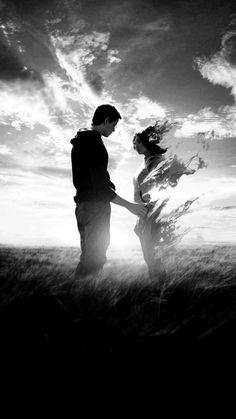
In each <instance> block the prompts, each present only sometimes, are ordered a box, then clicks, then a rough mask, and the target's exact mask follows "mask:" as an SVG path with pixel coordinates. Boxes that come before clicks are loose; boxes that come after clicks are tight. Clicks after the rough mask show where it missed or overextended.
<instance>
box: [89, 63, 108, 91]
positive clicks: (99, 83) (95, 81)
mask: <svg viewBox="0 0 236 419" xmlns="http://www.w3.org/2000/svg"><path fill="white" fill-rule="evenodd" d="M86 80H87V82H88V83H89V85H90V86H91V87H92V89H93V90H94V91H95V92H96V93H98V94H100V93H101V92H102V90H103V87H104V85H105V81H104V79H103V78H102V76H100V74H98V73H96V72H95V71H92V70H90V69H88V70H87V74H86Z"/></svg>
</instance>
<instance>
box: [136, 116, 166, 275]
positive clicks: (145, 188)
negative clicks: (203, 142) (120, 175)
mask: <svg viewBox="0 0 236 419" xmlns="http://www.w3.org/2000/svg"><path fill="white" fill-rule="evenodd" d="M172 126H173V124H170V123H169V122H168V121H167V122H165V123H164V124H161V125H159V124H158V122H157V123H156V124H155V125H154V126H150V127H148V128H147V129H145V130H144V131H142V132H141V133H137V134H136V135H135V136H134V139H133V147H134V149H135V150H136V151H137V153H138V154H143V155H144V164H143V165H142V166H141V168H139V170H138V172H137V174H136V175H135V177H134V201H135V202H137V203H141V202H145V203H146V206H147V208H148V213H147V215H146V216H145V218H144V219H138V221H137V224H136V226H135V230H134V231H135V232H136V234H137V235H138V237H139V239H140V243H141V247H142V251H143V256H144V260H145V262H146V263H147V266H148V270H149V276H150V278H156V279H158V280H159V281H160V282H163V281H164V280H165V276H166V273H165V269H164V266H163V263H162V261H161V256H160V252H159V254H158V242H159V243H160V240H161V236H160V234H161V226H160V224H158V223H156V218H157V216H158V211H156V210H155V211H152V210H153V208H154V205H153V204H152V203H151V202H150V201H151V197H150V190H151V189H152V187H153V186H156V185H157V183H158V177H159V178H161V177H162V176H161V170H159V167H160V168H161V166H162V165H163V162H164V161H165V158H164V154H165V153H166V151H167V149H166V148H162V147H160V146H159V144H158V143H159V142H160V140H161V139H162V137H163V135H164V134H165V133H166V132H168V131H169V130H170V129H171V128H172ZM158 172H159V173H158ZM150 173H155V176H149V175H150ZM158 175H159V176H158ZM161 207H162V206H160V207H159V213H160V211H161Z"/></svg>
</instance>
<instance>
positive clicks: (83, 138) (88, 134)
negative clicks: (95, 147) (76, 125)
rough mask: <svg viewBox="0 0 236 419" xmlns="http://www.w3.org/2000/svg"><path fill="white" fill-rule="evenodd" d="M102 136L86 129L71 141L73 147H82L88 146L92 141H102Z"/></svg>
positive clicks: (81, 130) (80, 131) (82, 129)
mask: <svg viewBox="0 0 236 419" xmlns="http://www.w3.org/2000/svg"><path fill="white" fill-rule="evenodd" d="M100 138H101V136H100V134H99V133H98V132H97V131H93V130H91V129H86V128H81V129H80V130H79V131H78V132H77V134H76V136H75V137H74V138H72V140H71V144H72V145H73V146H76V145H79V144H82V145H85V146H86V145H87V144H88V143H89V142H90V140H94V139H100Z"/></svg>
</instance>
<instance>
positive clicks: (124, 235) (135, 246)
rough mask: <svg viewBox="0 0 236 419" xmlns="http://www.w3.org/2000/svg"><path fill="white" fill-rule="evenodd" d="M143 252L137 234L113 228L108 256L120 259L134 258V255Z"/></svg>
mask: <svg viewBox="0 0 236 419" xmlns="http://www.w3.org/2000/svg"><path fill="white" fill-rule="evenodd" d="M137 250H140V251H141V248H140V244H139V242H138V239H137V238H136V236H135V234H134V233H133V234H130V232H127V231H125V229H123V230H118V229H117V228H112V227H111V240H110V246H109V249H108V256H110V257H112V258H113V257H118V258H129V257H130V258H132V257H133V253H134V252H136V251H137Z"/></svg>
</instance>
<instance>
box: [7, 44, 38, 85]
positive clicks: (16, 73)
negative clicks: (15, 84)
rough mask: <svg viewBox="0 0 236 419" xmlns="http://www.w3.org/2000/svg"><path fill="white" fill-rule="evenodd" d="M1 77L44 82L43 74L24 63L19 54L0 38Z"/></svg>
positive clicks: (8, 79)
mask: <svg viewBox="0 0 236 419" xmlns="http://www.w3.org/2000/svg"><path fill="white" fill-rule="evenodd" d="M0 79H1V80H6V81H12V80H15V79H20V80H31V81H38V82H40V83H43V80H42V77H41V74H40V73H39V72H37V71H35V70H34V69H31V68H28V67H27V66H26V65H24V64H23V63H22V61H21V59H20V57H19V56H18V54H17V53H16V52H15V51H14V50H13V49H12V48H11V47H10V46H8V45H6V44H5V43H4V41H2V42H1V39H0Z"/></svg>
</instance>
